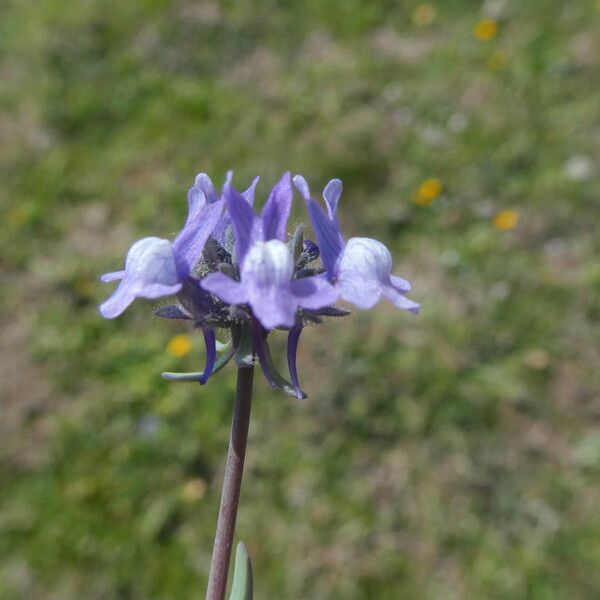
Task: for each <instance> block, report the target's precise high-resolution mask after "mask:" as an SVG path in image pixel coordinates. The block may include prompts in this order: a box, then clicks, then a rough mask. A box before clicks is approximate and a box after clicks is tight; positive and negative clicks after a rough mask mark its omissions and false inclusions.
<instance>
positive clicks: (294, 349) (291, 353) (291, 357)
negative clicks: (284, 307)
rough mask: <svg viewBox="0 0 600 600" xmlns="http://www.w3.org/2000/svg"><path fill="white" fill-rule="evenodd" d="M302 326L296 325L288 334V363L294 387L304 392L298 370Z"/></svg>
mask: <svg viewBox="0 0 600 600" xmlns="http://www.w3.org/2000/svg"><path fill="white" fill-rule="evenodd" d="M302 329H303V327H302V325H301V324H296V325H294V326H293V327H292V328H291V329H290V332H289V334H288V345H287V362H288V369H289V371H290V379H291V381H292V385H293V386H294V388H295V389H296V390H298V391H299V392H302V388H301V387H300V382H299V381H298V369H297V366H296V356H297V354H298V341H299V340H300V334H301V333H302Z"/></svg>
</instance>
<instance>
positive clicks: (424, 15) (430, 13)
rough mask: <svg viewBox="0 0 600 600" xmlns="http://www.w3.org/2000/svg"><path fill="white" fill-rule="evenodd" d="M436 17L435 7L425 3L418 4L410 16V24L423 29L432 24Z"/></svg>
mask: <svg viewBox="0 0 600 600" xmlns="http://www.w3.org/2000/svg"><path fill="white" fill-rule="evenodd" d="M436 16H437V10H436V8H435V6H432V5H431V4H428V3H427V2H425V3H423V4H419V5H418V6H417V7H416V8H415V10H414V11H413V14H412V22H413V23H414V24H415V25H419V26H420V27H425V26H426V25H429V24H430V23H432V22H433V20H434V19H435V17H436Z"/></svg>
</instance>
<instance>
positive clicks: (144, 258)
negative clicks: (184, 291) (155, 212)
mask: <svg viewBox="0 0 600 600" xmlns="http://www.w3.org/2000/svg"><path fill="white" fill-rule="evenodd" d="M107 275H108V277H106V280H113V281H114V280H115V279H116V273H108V274H107ZM180 289H181V283H180V281H179V277H178V274H177V267H176V265H175V255H174V252H173V247H172V246H171V243H170V242H169V241H168V240H162V239H160V238H156V237H147V238H143V239H141V240H138V241H137V242H135V244H133V245H132V246H131V248H130V249H129V252H128V253H127V258H126V260H125V271H124V272H123V274H122V279H121V283H120V284H119V286H118V287H117V289H116V290H115V291H114V293H113V294H112V295H111V296H110V298H108V300H106V301H105V302H104V303H103V304H102V305H101V306H100V312H101V313H102V315H103V316H104V317H106V318H107V319H113V318H115V317H117V316H119V315H120V314H121V313H122V312H123V311H124V310H125V309H126V308H127V307H128V306H129V305H130V304H131V303H132V302H133V300H134V299H135V298H138V297H141V298H152V299H154V298H160V297H161V296H169V295H171V294H176V293H177V292H178V291H179V290H180Z"/></svg>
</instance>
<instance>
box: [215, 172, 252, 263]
mask: <svg viewBox="0 0 600 600" xmlns="http://www.w3.org/2000/svg"><path fill="white" fill-rule="evenodd" d="M223 195H224V196H225V201H226V202H227V209H228V210H229V216H230V217H231V223H232V225H233V231H234V233H235V252H236V258H237V262H238V264H242V263H243V261H244V257H245V256H246V253H247V252H248V248H249V247H250V245H251V244H252V242H254V241H255V239H256V238H257V237H258V234H257V229H258V219H257V218H256V215H255V214H254V210H253V208H252V207H251V206H250V204H248V202H247V201H246V200H245V199H244V197H243V196H242V195H241V194H240V193H239V192H238V191H237V190H236V189H234V188H233V186H232V185H230V184H227V185H225V189H224V192H223Z"/></svg>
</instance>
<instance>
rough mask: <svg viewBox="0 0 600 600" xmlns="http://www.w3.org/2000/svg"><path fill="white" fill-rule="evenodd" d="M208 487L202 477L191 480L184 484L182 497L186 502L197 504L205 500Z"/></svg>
mask: <svg viewBox="0 0 600 600" xmlns="http://www.w3.org/2000/svg"><path fill="white" fill-rule="evenodd" d="M207 487H208V486H207V485H206V481H204V479H200V477H197V478H195V479H190V480H189V481H187V482H186V483H185V484H184V486H183V488H182V490H181V495H182V496H183V499H184V500H185V501H186V502H197V501H198V500H202V498H204V496H205V495H206V489H207Z"/></svg>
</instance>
